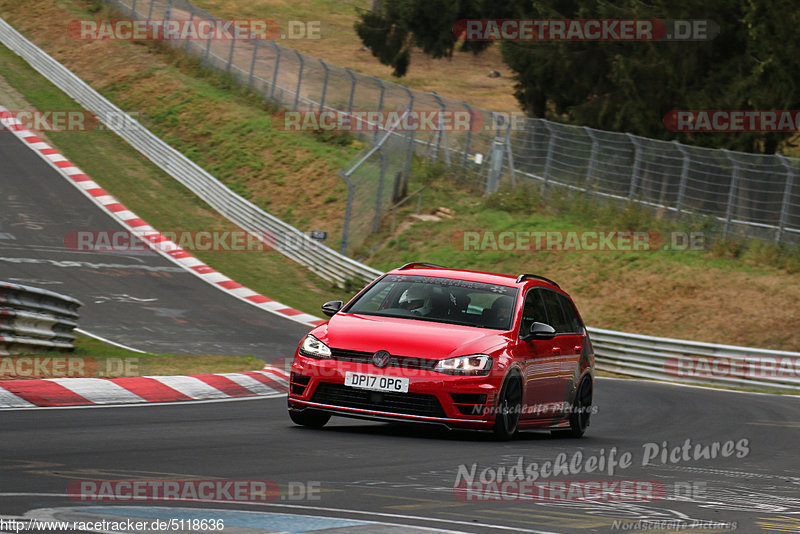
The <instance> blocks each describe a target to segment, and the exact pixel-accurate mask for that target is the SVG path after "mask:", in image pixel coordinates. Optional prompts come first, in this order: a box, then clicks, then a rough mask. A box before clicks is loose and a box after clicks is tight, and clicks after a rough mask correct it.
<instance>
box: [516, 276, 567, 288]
mask: <svg viewBox="0 0 800 534" xmlns="http://www.w3.org/2000/svg"><path fill="white" fill-rule="evenodd" d="M530 278H536V279H537V280H544V281H545V282H547V283H548V284H553V285H554V286H556V287H557V288H559V289H560V288H561V286H560V285H558V284H556V283H555V282H553V281H552V280H550V279H549V278H545V277H544V276H539V275H538V274H521V275H519V276H518V277H517V283H518V284H519V283H520V282H524V281H525V280H528V279H530Z"/></svg>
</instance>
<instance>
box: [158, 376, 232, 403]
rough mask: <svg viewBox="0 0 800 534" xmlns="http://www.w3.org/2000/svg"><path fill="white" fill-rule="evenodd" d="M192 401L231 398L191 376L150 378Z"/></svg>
mask: <svg viewBox="0 0 800 534" xmlns="http://www.w3.org/2000/svg"><path fill="white" fill-rule="evenodd" d="M146 378H153V379H155V380H158V381H159V382H161V383H162V384H164V385H165V386H169V387H171V388H172V389H174V390H176V391H178V392H180V393H183V394H184V395H186V396H187V397H190V398H192V399H226V398H228V397H230V395H227V394H225V393H223V392H222V391H220V390H218V389H217V388H215V387H212V386H209V385H208V384H206V383H205V382H203V381H202V380H199V379H197V378H194V377H191V376H148V377H146Z"/></svg>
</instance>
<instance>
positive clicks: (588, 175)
mask: <svg viewBox="0 0 800 534" xmlns="http://www.w3.org/2000/svg"><path fill="white" fill-rule="evenodd" d="M583 131H584V132H586V134H587V135H588V136H589V138H590V139H591V140H592V152H591V153H590V154H589V166H588V167H587V168H586V178H585V180H584V186H583V192H584V193H586V194H587V195H588V194H589V188H590V187H591V185H592V177H593V176H594V165H595V160H596V159H597V138H596V137H595V136H594V133H593V132H592V129H591V128H589V127H588V126H584V127H583Z"/></svg>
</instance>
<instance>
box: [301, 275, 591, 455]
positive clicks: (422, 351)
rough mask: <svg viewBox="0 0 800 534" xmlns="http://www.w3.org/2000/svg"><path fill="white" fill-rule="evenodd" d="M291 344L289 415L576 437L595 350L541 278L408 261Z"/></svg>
mask: <svg viewBox="0 0 800 534" xmlns="http://www.w3.org/2000/svg"><path fill="white" fill-rule="evenodd" d="M322 310H323V312H325V314H326V315H328V316H330V317H331V318H330V319H329V320H328V322H327V323H325V324H322V325H320V326H318V327H316V328H314V329H313V330H312V331H311V332H310V333H309V334H308V335H307V336H306V337H305V338H304V339H303V340H302V341H301V342H300V345H299V346H298V348H297V352H296V353H295V356H294V360H293V362H292V369H291V378H290V388H289V401H288V402H289V415H290V417H291V419H292V421H294V422H295V423H297V424H299V425H304V426H310V427H317V428H319V427H322V426H323V425H325V423H327V422H328V420H329V419H330V417H331V416H332V415H338V416H346V417H357V418H364V419H372V420H381V421H413V422H423V423H434V424H440V425H445V426H447V427H449V428H467V429H478V430H480V429H482V430H493V431H494V433H495V434H496V435H497V436H498V437H499V438H501V439H508V438H510V437H511V436H513V435H514V434H515V433H516V432H517V430H522V429H548V430H550V431H551V432H552V433H553V434H555V435H561V436H570V437H580V436H582V435H583V433H584V432H585V430H586V427H587V426H588V425H589V417H590V415H591V412H592V384H593V380H594V352H593V350H592V344H591V341H590V340H589V335H588V334H587V332H586V328H585V327H584V325H583V321H582V320H581V317H580V314H579V313H578V311H577V309H576V308H575V305H574V303H573V302H572V300H571V299H570V297H569V295H567V294H566V293H565V292H564V291H563V290H562V289H560V288H559V286H558V284H556V283H555V282H553V281H551V280H548V279H547V278H544V277H541V276H538V275H533V274H523V275H520V276H517V277H513V276H507V275H502V274H493V273H483V272H475V271H463V270H457V269H446V268H443V267H439V266H436V265H430V264H424V263H409V264H407V265H404V266H403V267H400V268H399V269H395V270H393V271H390V272H388V273H386V274H384V275H383V276H381V277H380V278H378V279H376V280H375V281H373V282H372V283H371V284H369V285H368V286H367V287H365V288H364V289H363V290H361V291H360V292H359V293H358V294H357V295H356V296H355V297H353V299H352V300H351V301H350V302H348V303H347V304H346V305H343V303H342V301H332V302H328V303H326V304H325V305H323V307H322Z"/></svg>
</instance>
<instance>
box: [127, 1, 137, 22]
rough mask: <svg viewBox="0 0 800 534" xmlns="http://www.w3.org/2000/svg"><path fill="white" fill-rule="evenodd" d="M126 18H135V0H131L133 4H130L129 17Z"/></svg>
mask: <svg viewBox="0 0 800 534" xmlns="http://www.w3.org/2000/svg"><path fill="white" fill-rule="evenodd" d="M128 17H130V18H131V19H135V18H136V0H133V2H132V3H131V13H130V15H128Z"/></svg>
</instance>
